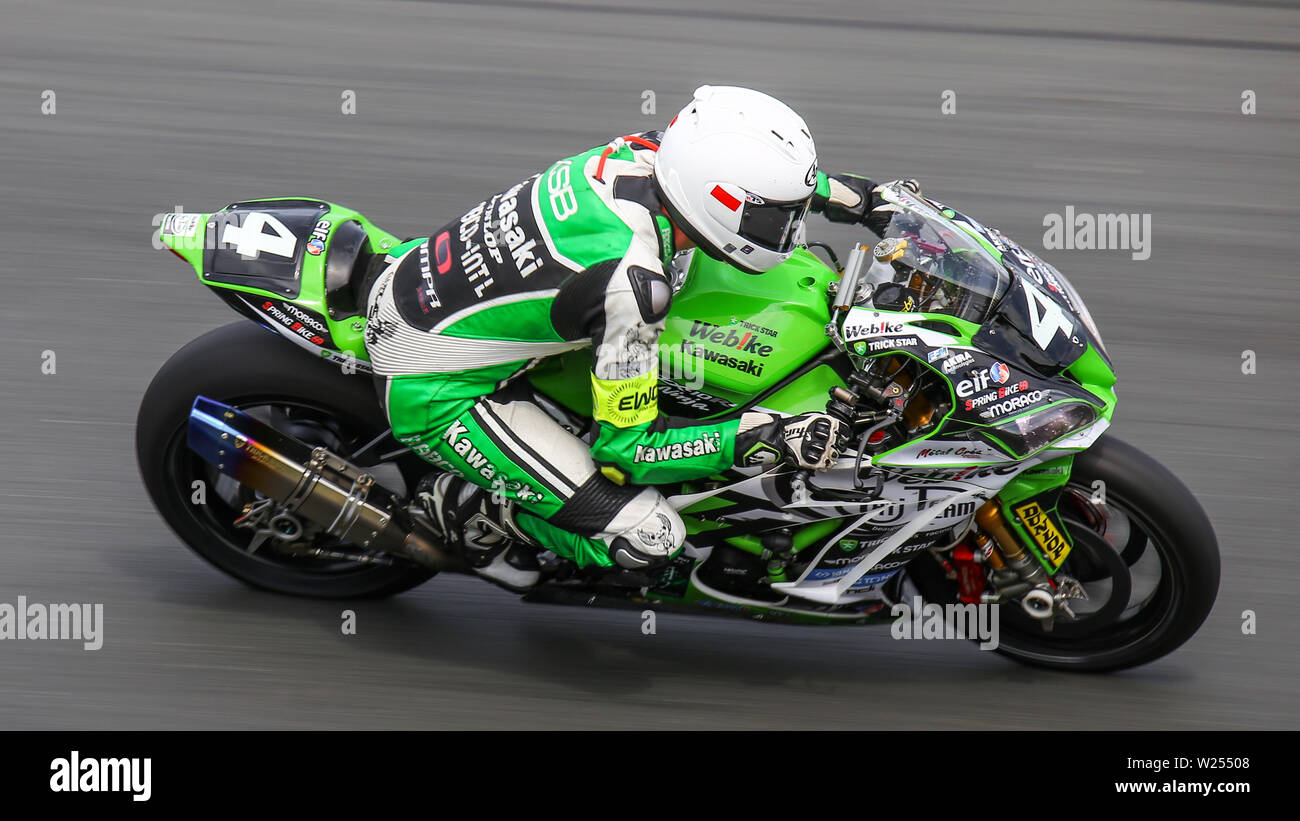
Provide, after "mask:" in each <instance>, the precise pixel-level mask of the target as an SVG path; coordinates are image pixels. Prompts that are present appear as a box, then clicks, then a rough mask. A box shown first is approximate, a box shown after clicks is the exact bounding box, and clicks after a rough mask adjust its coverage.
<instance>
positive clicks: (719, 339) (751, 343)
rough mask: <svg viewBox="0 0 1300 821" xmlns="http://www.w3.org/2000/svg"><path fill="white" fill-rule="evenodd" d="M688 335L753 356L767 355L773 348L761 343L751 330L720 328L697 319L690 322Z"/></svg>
mask: <svg viewBox="0 0 1300 821" xmlns="http://www.w3.org/2000/svg"><path fill="white" fill-rule="evenodd" d="M690 335H691V336H692V337H694V338H696V339H702V340H704V341H706V342H711V343H713V344H714V345H721V346H723V347H724V348H734V349H735V350H737V351H740V352H741V353H747V354H753V355H755V356H768V355H769V354H771V353H772V350H773V347H772V346H771V345H764V344H761V342H760V338H759V337H758V336H755V335H754V332H753V331H743V332H741V331H737V330H736V329H735V328H722V327H721V326H718V325H714V324H713V323H712V322H702V321H700V320H698V319H696V320H693V321H692V322H691V331H690Z"/></svg>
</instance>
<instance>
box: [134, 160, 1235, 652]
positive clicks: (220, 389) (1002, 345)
mask: <svg viewBox="0 0 1300 821" xmlns="http://www.w3.org/2000/svg"><path fill="white" fill-rule="evenodd" d="M882 198H883V201H884V204H883V205H882V206H881V207H880V208H878V209H876V212H875V213H874V214H873V223H872V228H873V230H874V231H875V233H876V234H877V236H879V237H881V239H879V241H876V238H875V237H872V238H871V239H870V244H868V243H857V244H855V245H854V246H853V247H852V249H851V250H850V252H849V253H848V254H847V256H846V258H845V262H844V264H843V265H840V263H839V260H838V257H837V255H836V254H835V251H834V249H832V248H831V247H830V246H828V245H825V244H823V243H817V242H814V243H811V244H810V245H801V246H800V247H799V248H798V249H796V251H795V253H794V254H793V256H792V257H791V258H790V259H789V260H788V261H787V262H785V263H783V264H782V265H781V266H780V267H778V268H776V269H773V270H772V271H770V272H768V273H767V274H765V275H764V276H761V277H754V276H750V275H747V274H744V273H742V272H740V271H738V270H737V269H734V268H732V267H730V266H728V265H726V264H724V263H721V262H717V261H715V260H712V259H710V258H708V257H706V256H705V255H704V254H702V253H692V252H685V253H683V254H679V255H678V256H677V258H676V259H674V261H673V266H672V273H673V277H674V288H675V290H676V294H675V296H674V299H673V303H672V309H671V312H670V314H669V316H668V318H667V326H666V329H665V331H664V333H663V335H662V338H661V373H660V377H661V378H660V381H659V386H658V401H659V403H660V405H661V406H662V408H663V410H664V411H665V412H667V413H671V414H674V415H678V416H688V417H694V418H697V419H724V418H727V417H729V416H732V415H736V414H740V413H741V412H743V411H746V410H761V411H764V412H770V413H776V414H783V415H793V414H799V413H803V412H807V411H814V410H815V411H825V412H827V413H829V414H832V415H834V416H836V417H837V418H839V419H840V420H841V421H843V422H846V423H847V424H848V425H850V426H851V430H852V439H851V442H850V444H849V446H848V447H846V448H845V450H844V452H843V454H842V455H841V458H840V459H839V460H838V461H837V462H836V463H835V465H834V466H833V467H832V468H831V469H829V470H825V471H822V472H816V473H809V472H806V471H800V470H798V469H796V468H795V467H793V466H789V465H782V464H778V465H775V466H772V465H758V466H753V467H740V468H736V469H734V470H731V471H727V472H725V473H722V474H719V475H715V476H712V477H709V478H708V479H705V480H699V481H692V482H686V483H682V484H680V485H675V486H671V487H663V488H661V490H662V491H663V492H664V494H665V495H666V496H668V497H669V499H670V500H671V501H672V503H673V504H674V506H675V507H676V508H677V509H678V510H679V511H680V513H681V515H682V517H683V519H684V520H685V522H686V524H687V531H688V538H687V543H686V545H685V547H684V549H683V550H682V551H681V552H680V553H679V554H678V555H677V556H676V557H675V558H674V559H673V561H672V562H671V563H670V564H669V565H667V566H666V567H664V568H662V569H661V570H658V571H656V572H654V573H653V574H636V573H632V572H631V571H623V570H619V569H608V568H602V569H583V568H578V567H576V566H575V565H573V564H572V563H571V562H569V561H568V560H566V559H562V558H560V557H558V556H556V555H555V554H553V553H551V552H550V551H544V552H543V553H542V555H541V558H542V565H543V581H542V582H541V583H540V584H539V585H538V586H537V587H535V588H534V589H533V590H531V591H530V592H528V593H527V594H525V595H524V600H525V601H529V602H542V603H555V604H570V605H581V606H600V607H616V608H629V607H631V608H637V609H651V610H658V611H682V612H691V613H711V614H718V615H727V616H735V617H741V618H748V619H755V620H760V621H768V622H780V623H792V624H818V625H870V624H881V625H887V624H890V623H892V622H894V621H895V619H896V618H898V613H899V612H900V611H899V609H898V605H899V604H900V603H906V602H908V601H915V602H920V601H924V602H926V603H928V604H935V605H940V606H944V607H950V608H951V607H969V606H975V607H985V608H997V615H998V617H999V618H998V622H997V624H998V625H999V634H1000V635H999V637H998V646H997V650H998V652H1000V653H1003V654H1005V655H1007V656H1010V657H1012V658H1014V659H1017V660H1019V661H1022V662H1025V663H1029V664H1034V665H1039V666H1044V667H1051V668H1058V669H1067V670H1088V671H1101V670H1116V669H1121V668H1126V667H1131V666H1134V665H1138V664H1143V663H1146V662H1149V661H1151V660H1153V659H1156V658H1159V657H1160V656H1163V655H1165V654H1166V653H1169V652H1170V651H1172V650H1174V649H1175V648H1177V647H1179V646H1180V645H1181V644H1182V643H1183V642H1185V641H1187V639H1188V638H1190V637H1191V636H1192V634H1193V633H1195V631H1196V630H1197V629H1198V628H1199V627H1200V625H1201V624H1202V622H1203V621H1204V620H1205V618H1206V616H1207V615H1208V613H1209V611H1210V608H1211V606H1212V605H1213V602H1214V599H1215V595H1216V593H1217V590H1218V580H1219V556H1218V546H1217V542H1216V539H1215V536H1214V532H1213V529H1212V527H1211V525H1210V522H1209V521H1208V519H1207V517H1206V515H1205V513H1204V511H1203V510H1202V509H1201V507H1200V505H1199V504H1198V503H1197V501H1196V499H1195V498H1194V497H1193V496H1192V494H1191V493H1190V492H1189V491H1188V490H1187V488H1186V487H1184V485H1183V484H1182V483H1181V482H1180V481H1179V480H1178V479H1177V478H1176V477H1175V476H1173V475H1172V474H1171V473H1170V472H1169V471H1168V470H1166V469H1165V468H1164V467H1162V466H1161V465H1160V464H1159V463H1157V462H1156V461H1155V460H1153V459H1152V458H1151V457H1149V456H1147V455H1145V454H1144V453H1142V452H1141V451H1140V450H1138V449H1136V448H1134V447H1132V446H1131V445H1128V444H1125V443H1124V442H1121V441H1120V440H1118V439H1116V438H1115V437H1114V436H1112V435H1109V434H1107V432H1106V431H1107V428H1108V427H1109V425H1110V420H1111V417H1112V415H1113V413H1114V410H1115V405H1116V395H1115V381H1116V378H1115V372H1114V369H1113V367H1112V364H1111V361H1110V359H1109V357H1108V355H1107V353H1106V349H1105V347H1104V345H1103V343H1102V339H1101V336H1100V334H1099V333H1098V331H1097V327H1096V325H1095V324H1094V322H1093V319H1092V317H1091V316H1090V315H1089V312H1088V309H1087V307H1086V306H1085V305H1084V302H1083V300H1082V299H1081V298H1080V296H1079V294H1078V292H1077V291H1076V290H1075V288H1074V287H1073V286H1072V285H1071V284H1070V282H1069V281H1068V280H1067V279H1066V278H1065V277H1064V276H1063V275H1062V274H1061V272H1060V271H1058V270H1057V269H1056V268H1055V267H1053V266H1052V265H1050V264H1049V263H1047V262H1046V261H1044V260H1043V259H1042V258H1040V257H1039V256H1038V255H1036V254H1034V253H1032V252H1030V251H1029V250H1027V249H1025V248H1024V247H1022V246H1021V245H1019V244H1017V243H1016V242H1014V241H1012V240H1011V239H1009V238H1008V237H1006V236H1005V235H1003V234H1002V233H1001V232H999V231H997V230H994V229H991V228H988V227H985V226H984V225H982V224H980V223H979V222H977V221H975V220H974V219H972V218H970V217H968V216H967V215H965V214H963V213H960V212H958V211H956V210H954V209H952V208H949V207H947V206H945V205H943V204H942V203H939V202H936V201H934V200H931V199H928V198H927V197H925V196H922V195H920V194H919V193H917V192H916V191H914V190H911V189H909V188H907V187H903V186H900V185H891V186H886V187H885V188H884V189H883V191H882ZM156 239H157V240H158V242H159V244H160V245H161V246H165V247H166V248H168V249H169V250H171V251H172V252H173V253H175V254H176V255H177V256H178V257H180V258H181V259H182V260H184V261H185V262H186V263H188V264H189V265H190V266H191V267H192V268H193V269H194V272H195V274H196V275H197V277H198V279H199V281H200V282H201V283H202V284H203V285H205V286H207V288H209V289H210V290H211V291H212V292H213V293H214V294H216V295H217V296H218V297H220V298H221V299H222V300H224V301H225V302H226V303H227V304H228V305H229V306H230V307H232V308H233V309H235V310H236V311H238V312H239V313H241V314H243V315H244V316H245V317H246V318H247V319H249V320H252V321H251V322H236V323H233V324H230V325H226V326H224V327H220V328H217V329H216V330H213V331H210V332H208V333H206V334H204V335H202V336H200V337H199V338H197V339H195V340H194V341H192V342H190V343H189V344H188V345H186V346H185V347H183V348H182V349H181V350H179V351H178V352H177V353H176V354H175V355H173V356H172V357H171V358H170V359H169V360H168V361H167V363H166V364H165V365H164V366H163V367H162V369H161V370H160V371H159V373H158V375H157V376H156V377H155V379H154V380H153V382H152V384H151V385H150V386H149V389H148V391H147V392H146V393H145V396H144V399H143V402H142V404H141V408H140V413H139V417H138V421H137V429H136V441H137V455H138V459H139V466H140V470H141V473H142V476H143V479H144V482H145V485H146V487H147V489H148V492H149V495H150V497H151V498H152V500H153V502H154V504H155V505H156V507H157V508H158V510H159V512H160V513H161V515H162V517H163V518H164V519H165V520H166V521H167V523H168V524H169V525H170V526H171V528H172V529H173V530H174V531H175V532H176V533H177V535H178V536H179V537H180V538H181V540H182V541H184V542H185V543H186V544H187V545H188V546H189V547H190V548H191V549H193V550H194V551H195V552H196V553H198V554H199V555H200V556H202V557H203V558H204V559H206V560H208V561H209V562H211V563H212V564H214V565H215V566H216V567H218V568H219V569H221V570H223V571H225V572H226V573H228V574H230V575H231V576H234V577H235V578H237V579H239V580H241V581H243V582H246V583H248V584H250V585H253V586H256V587H259V588H264V589H267V590H272V591H276V592H280V593H287V594H293V595H302V596H317V597H327V598H348V597H375V596H386V595H391V594H395V593H398V592H401V591H403V590H407V589H409V588H411V587H413V586H415V585H418V584H421V583H422V582H424V581H425V580H427V579H429V578H430V577H431V576H433V575H434V574H435V573H437V572H440V571H441V572H470V571H469V569H468V568H467V567H466V565H465V564H464V562H463V561H462V560H461V559H460V558H459V554H458V553H457V551H456V550H454V549H452V548H451V547H449V546H447V545H444V544H442V543H440V542H439V540H438V537H437V536H436V535H435V531H434V530H433V529H432V528H431V527H430V526H429V523H428V522H427V520H426V519H425V518H424V514H423V513H422V510H421V507H420V505H419V504H418V503H416V502H415V501H413V499H412V495H413V492H414V490H413V489H414V488H415V487H416V484H417V483H418V482H419V481H420V479H421V478H423V477H424V476H425V475H426V474H428V473H429V472H431V471H432V470H433V469H434V468H433V467H432V466H431V465H429V464H428V463H426V462H424V461H422V460H421V459H420V458H418V457H417V456H415V455H414V454H413V453H411V452H410V451H409V450H408V449H407V448H406V447H404V446H403V445H402V444H400V443H399V442H397V441H396V440H395V439H394V438H393V435H392V432H391V430H390V429H389V425H388V422H387V419H386V417H385V415H384V413H383V412H382V410H381V408H380V405H379V403H378V401H377V397H376V395H375V389H374V382H373V380H372V379H371V378H370V376H368V374H369V373H370V366H369V362H368V360H367V356H366V348H365V343H364V337H365V330H366V316H365V307H366V306H365V302H366V300H365V293H366V290H367V287H368V286H369V284H370V283H371V282H372V281H373V280H374V278H375V276H376V275H377V273H379V272H380V271H382V270H383V269H384V267H385V266H387V265H389V264H392V263H393V261H394V260H396V259H398V258H400V257H401V256H402V255H403V254H405V253H406V252H408V251H410V250H411V249H413V248H417V247H418V246H419V245H420V244H421V243H423V242H424V241H425V240H426V239H427V238H424V237H417V238H414V239H410V240H406V241H402V240H399V239H398V237H397V236H395V235H393V234H390V233H388V232H386V231H384V230H383V229H381V228H379V227H377V226H375V225H374V224H372V223H371V222H370V220H368V219H367V218H366V217H365V216H363V215H362V214H360V213H358V212H356V211H353V210H349V209H347V208H344V207H342V206H339V205H335V204H333V203H328V202H323V201H318V200H312V199H303V198H270V199H260V200H251V201H246V202H239V203H235V204H232V205H230V206H227V207H226V208H224V209H222V210H220V211H217V212H215V213H206V214H196V213H173V214H167V215H164V216H163V218H162V220H161V224H160V225H159V226H158V232H157V236H156ZM818 252H820V253H818ZM588 357H589V354H588V353H587V352H585V351H577V352H574V353H572V354H569V355H564V356H559V357H555V358H551V359H548V360H544V361H542V362H540V363H539V364H537V365H536V367H534V368H532V369H530V370H528V371H526V373H525V374H524V375H523V376H522V377H520V378H521V379H523V380H526V384H527V388H528V389H529V390H530V391H531V392H532V394H533V398H534V399H535V401H536V402H537V404H538V405H539V406H540V407H542V408H543V409H545V410H546V411H547V412H548V413H549V414H551V415H552V416H553V417H554V418H555V419H556V420H557V421H558V422H559V423H560V424H562V425H563V426H565V428H566V429H568V430H569V431H571V432H572V433H574V434H575V435H577V436H589V435H590V433H589V432H590V430H591V428H592V425H591V422H590V418H591V396H590V392H589V381H588V374H589V369H590V362H589V358H588ZM638 458H644V459H650V460H654V459H660V458H672V454H671V453H658V452H655V451H653V450H648V451H646V452H644V453H639V454H638ZM498 500H499V497H498Z"/></svg>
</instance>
